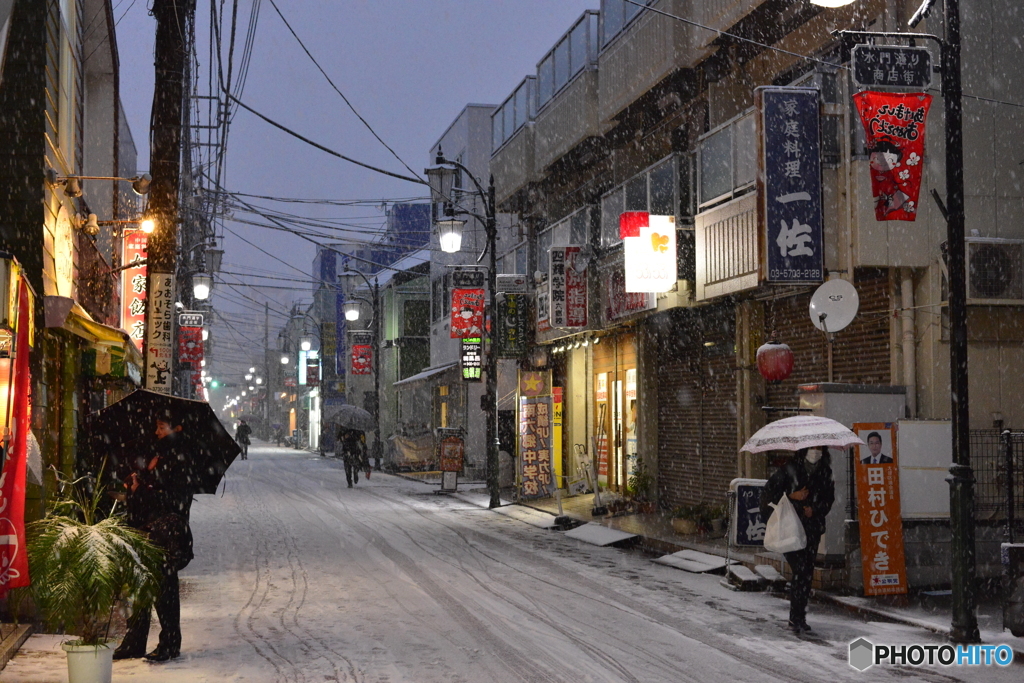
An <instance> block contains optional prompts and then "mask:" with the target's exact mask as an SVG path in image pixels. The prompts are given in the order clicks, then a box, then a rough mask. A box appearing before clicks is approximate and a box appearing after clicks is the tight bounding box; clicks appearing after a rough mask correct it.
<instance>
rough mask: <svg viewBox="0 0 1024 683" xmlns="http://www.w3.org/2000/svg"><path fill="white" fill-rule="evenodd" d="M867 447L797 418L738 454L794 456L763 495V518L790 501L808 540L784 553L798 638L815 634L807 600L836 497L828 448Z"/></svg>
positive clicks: (814, 419) (820, 422)
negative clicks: (792, 453)
mask: <svg viewBox="0 0 1024 683" xmlns="http://www.w3.org/2000/svg"><path fill="white" fill-rule="evenodd" d="M863 443H864V442H863V441H862V440H861V439H860V437H858V436H857V435H856V434H854V433H853V432H852V431H850V430H849V429H848V428H847V427H845V426H844V425H842V424H840V423H839V422H836V421H835V420H831V419H829V418H826V417H820V416H817V415H797V416H795V417H787V418H785V419H782V420H777V421H776V422H771V423H769V424H767V425H765V426H764V427H762V428H761V429H759V430H758V431H757V432H755V433H754V435H753V436H751V437H750V439H749V440H747V443H745V444H743V447H742V448H741V449H740V450H744V451H749V452H750V453H766V452H769V451H778V450H785V451H795V452H796V456H795V457H794V458H793V459H792V460H790V461H788V462H786V463H785V464H784V465H783V466H782V467H780V468H779V469H778V470H777V471H776V472H775V473H774V474H773V475H772V476H771V477H770V478H769V479H768V482H767V483H766V484H765V487H764V490H763V491H762V492H761V518H762V519H765V520H768V519H769V518H770V517H771V514H772V506H773V505H775V506H778V505H782V504H787V503H786V501H787V500H788V501H790V502H791V504H792V505H793V507H794V508H795V509H796V513H797V515H798V517H799V519H800V523H801V526H802V527H803V530H804V534H805V536H806V539H807V542H806V543H805V544H804V547H802V548H799V549H797V550H793V551H790V552H786V553H784V556H785V558H786V562H788V563H789V567H790V569H791V570H792V571H793V580H792V581H791V582H790V587H789V628H790V629H791V630H792V631H793V632H794V633H797V634H799V633H803V632H806V631H810V630H811V627H810V626H808V625H807V601H808V599H809V598H810V595H811V581H812V579H813V578H814V558H815V556H816V555H817V553H818V544H819V542H820V541H821V537H822V535H823V534H824V533H825V518H826V516H828V513H829V511H830V510H831V509H832V504H833V503H834V502H835V498H836V485H835V481H834V480H833V479H832V464H831V459H830V458H829V455H828V448H829V447H831V448H844V449H845V448H848V447H850V446H853V445H856V444H863Z"/></svg>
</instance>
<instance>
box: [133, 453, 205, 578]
mask: <svg viewBox="0 0 1024 683" xmlns="http://www.w3.org/2000/svg"><path fill="white" fill-rule="evenodd" d="M155 456H159V459H158V460H157V463H156V466H155V467H154V468H153V469H149V467H148V465H149V463H150V462H151V461H152V459H153V457H155ZM192 462H193V454H192V445H191V443H190V441H189V440H188V438H187V437H185V436H184V435H182V434H173V435H170V436H166V437H164V438H163V439H156V440H155V442H154V443H153V444H152V446H151V452H150V454H149V455H148V457H146V458H145V465H144V466H143V467H142V468H140V469H138V470H136V472H135V474H136V476H137V479H138V482H139V485H138V487H137V488H136V489H135V491H132V490H131V489H130V488H129V490H128V492H127V498H126V506H127V509H128V523H129V524H130V525H131V526H133V527H135V528H136V529H139V530H141V531H145V532H146V533H148V534H149V537H150V540H151V541H153V543H154V544H155V545H157V546H159V547H160V548H162V549H163V550H164V551H165V553H166V563H167V564H168V565H170V566H172V567H173V568H174V569H183V568H184V567H185V566H186V565H187V564H188V563H189V561H190V560H191V559H192V557H193V554H192V530H191V529H190V528H189V512H190V511H191V508H192V494H193V491H194V485H193V483H192V482H193V481H194V477H193V475H192V468H191V463H192Z"/></svg>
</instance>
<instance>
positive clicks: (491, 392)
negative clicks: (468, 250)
mask: <svg viewBox="0 0 1024 683" xmlns="http://www.w3.org/2000/svg"><path fill="white" fill-rule="evenodd" d="M459 170H461V171H462V172H463V173H465V174H466V176H468V177H469V179H470V180H472V181H473V184H474V185H475V186H476V194H477V195H478V196H479V198H480V200H481V202H482V203H483V206H484V215H483V216H479V215H477V214H475V213H473V212H472V211H465V210H464V209H461V208H460V209H459V210H460V212H463V213H466V214H468V215H471V216H474V217H475V218H477V219H479V220H482V221H483V223H484V229H485V232H486V234H487V251H488V252H490V258H489V263H488V269H487V292H488V298H487V318H488V319H489V320H490V324H491V328H492V332H491V333H492V334H493V328H494V325H495V321H496V320H497V296H496V294H495V289H496V288H497V279H498V277H497V272H498V271H497V256H496V254H495V251H496V242H497V239H498V221H497V215H496V212H495V206H494V204H495V202H494V177H493V176H492V177H491V178H490V181H489V183H488V186H487V189H486V190H485V189H484V188H483V186H482V185H481V184H480V181H479V180H477V178H476V176H474V175H473V174H472V173H471V172H470V170H469V169H468V168H466V167H465V166H463V165H462V164H461V163H459V162H458V161H452V160H447V159H445V158H444V154H442V153H441V150H440V149H438V150H437V159H436V160H435V161H434V166H432V167H430V168H428V169H426V171H425V172H426V174H427V182H428V183H429V185H430V195H431V199H432V201H433V202H435V203H438V204H443V205H444V206H445V208H446V211H445V213H446V214H448V215H449V216H454V208H455V202H454V201H453V199H452V188H453V186H454V184H455V174H456V173H457V172H458V171H459ZM438 223H439V224H441V223H443V224H444V226H445V229H446V230H448V231H449V233H450V232H451V231H453V230H457V229H458V228H460V227H461V226H457V225H455V224H456V223H458V221H454V220H452V219H451V218H449V219H447V220H445V219H442V220H439V221H438ZM452 241H454V240H452ZM444 246H445V245H442V247H444ZM446 250H447V249H446ZM482 256H483V255H482V254H481V257H482ZM493 342H494V340H493V339H491V343H490V344H488V349H487V362H486V364H485V365H484V369H485V372H486V373H487V384H486V394H485V396H484V406H485V409H486V412H487V453H486V455H487V489H488V491H489V492H490V505H489V506H490V507H491V508H496V507H498V506H500V505H501V497H500V489H499V482H498V356H497V354H496V353H495V349H494V343H493Z"/></svg>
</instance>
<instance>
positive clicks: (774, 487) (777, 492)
mask: <svg viewBox="0 0 1024 683" xmlns="http://www.w3.org/2000/svg"><path fill="white" fill-rule="evenodd" d="M805 486H806V487H807V491H808V495H807V498H805V499H804V500H794V501H792V502H793V505H794V507H795V508H796V511H797V513H798V514H799V516H800V521H801V522H802V523H803V525H804V531H805V532H806V533H807V537H808V539H811V538H820V537H821V535H822V534H823V533H825V516H826V515H828V513H829V510H831V509H832V503H834V502H835V499H836V484H835V482H834V481H833V480H832V466H831V464H830V458H829V456H828V454H827V453H826V454H825V455H822V457H821V460H819V461H818V463H817V466H816V467H814V468H813V469H811V470H810V471H808V467H807V464H806V463H805V461H804V459H803V458H800V457H798V458H794V459H793V460H790V461H789V462H787V463H786V464H785V465H784V466H782V467H780V468H779V469H778V470H776V472H775V473H774V474H773V475H772V476H771V477H769V478H768V482H767V483H766V484H765V485H764V490H763V491H762V492H761V519H763V520H765V521H767V520H768V518H769V517H770V516H771V513H772V511H773V510H774V508H772V507H771V505H770V504H771V503H778V502H779V499H780V498H782V496H783V494H786V495H788V494H790V493H793V492H795V491H799V490H800V489H802V488H804V487H805ZM805 506H810V508H811V510H812V511H813V514H812V515H811V516H810V517H806V516H805V515H804V507H805Z"/></svg>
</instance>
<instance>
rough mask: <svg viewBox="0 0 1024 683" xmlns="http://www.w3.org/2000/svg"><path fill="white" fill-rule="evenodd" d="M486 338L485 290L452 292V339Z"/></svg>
mask: <svg viewBox="0 0 1024 683" xmlns="http://www.w3.org/2000/svg"><path fill="white" fill-rule="evenodd" d="M483 336H484V290H483V289H475V288H474V289H453V290H452V323H451V338H452V339H465V338H466V337H483Z"/></svg>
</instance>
